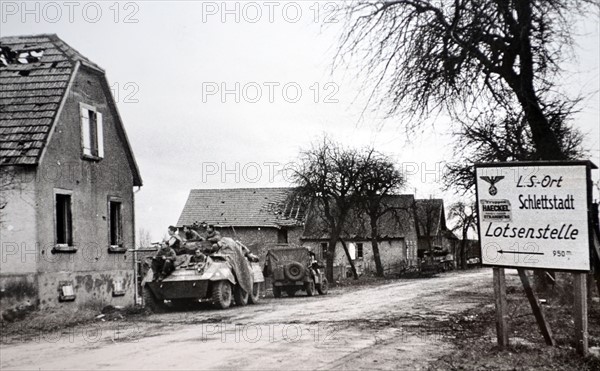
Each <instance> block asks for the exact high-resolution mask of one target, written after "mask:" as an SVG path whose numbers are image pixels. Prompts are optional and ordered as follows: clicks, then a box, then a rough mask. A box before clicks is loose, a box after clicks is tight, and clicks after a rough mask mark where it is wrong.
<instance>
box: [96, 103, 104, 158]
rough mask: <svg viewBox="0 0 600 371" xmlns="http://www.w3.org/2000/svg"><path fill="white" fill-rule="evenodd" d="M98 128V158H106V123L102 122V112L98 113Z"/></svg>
mask: <svg viewBox="0 0 600 371" xmlns="http://www.w3.org/2000/svg"><path fill="white" fill-rule="evenodd" d="M96 121H97V122H96V128H97V130H98V131H97V134H98V136H97V138H98V157H101V158H103V157H104V129H103V126H104V123H103V122H102V114H101V113H100V112H96Z"/></svg>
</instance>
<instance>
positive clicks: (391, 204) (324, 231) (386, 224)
mask: <svg viewBox="0 0 600 371" xmlns="http://www.w3.org/2000/svg"><path fill="white" fill-rule="evenodd" d="M383 203H384V205H385V206H384V207H385V208H389V209H390V211H389V212H387V213H385V214H383V215H382V216H381V217H380V218H379V219H378V220H377V227H378V230H379V238H382V239H395V238H404V237H406V235H407V234H408V233H409V232H411V231H412V232H413V233H414V232H415V218H414V211H413V210H414V204H415V198H414V196H413V195H389V196H387V197H385V198H384V199H383ZM341 237H342V238H344V239H349V240H368V239H370V238H371V227H370V218H369V216H368V215H367V214H366V213H365V212H363V211H362V210H353V211H352V212H351V213H350V215H349V216H348V218H347V220H346V223H345V227H344V230H343V232H342V236H341ZM328 238H329V228H328V227H327V224H326V223H325V220H324V219H323V217H322V212H320V210H319V209H318V208H317V207H316V206H315V207H313V209H311V211H310V213H309V216H308V217H307V220H306V227H305V228H304V235H303V236H302V239H305V240H326V239H328Z"/></svg>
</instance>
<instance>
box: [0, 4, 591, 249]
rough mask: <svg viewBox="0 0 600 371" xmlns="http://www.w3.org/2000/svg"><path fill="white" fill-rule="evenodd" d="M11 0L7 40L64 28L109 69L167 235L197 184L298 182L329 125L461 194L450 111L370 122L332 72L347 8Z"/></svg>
mask: <svg viewBox="0 0 600 371" xmlns="http://www.w3.org/2000/svg"><path fill="white" fill-rule="evenodd" d="M0 4H1V6H2V20H1V24H0V34H1V35H2V36H8V35H24V34H39V33H56V34H57V35H58V36H59V37H60V38H62V39H63V40H64V41H66V42H67V43H68V44H69V45H71V46H72V47H74V48H76V49H77V50H79V51H80V52H81V53H82V54H83V55H85V56H86V57H88V58H90V59H91V60H92V61H94V62H96V63H97V64H99V65H100V66H102V67H103V68H104V69H105V70H106V73H107V77H108V80H109V82H110V83H111V84H112V86H113V87H114V92H115V97H116V98H117V106H118V108H119V111H120V114H121V116H122V118H123V121H124V123H125V127H126V130H127V134H128V136H129V139H130V141H131V143H132V146H133V150H134V152H135V157H136V160H137V163H138V165H139V167H140V171H141V174H142V178H143V180H144V186H143V187H142V188H141V190H140V191H139V192H138V193H137V194H136V223H137V227H138V228H140V227H141V228H145V229H147V230H149V231H150V232H151V234H152V236H153V238H154V239H157V238H160V237H161V236H163V235H164V233H165V229H166V227H167V226H168V225H169V224H175V223H176V222H177V219H178V217H179V214H180V213H181V210H182V209H183V206H184V204H185V201H186V199H187V195H188V193H189V191H190V189H192V188H236V187H270V186H286V185H289V183H288V182H287V181H286V179H285V178H284V177H282V176H281V175H277V174H279V172H280V171H281V170H282V169H283V168H284V166H285V164H287V163H289V162H292V161H294V159H295V158H296V156H297V154H298V152H299V150H300V149H302V148H307V147H309V146H310V143H311V142H313V141H314V140H315V139H317V138H319V137H320V136H322V135H323V133H327V134H328V135H330V136H331V137H332V138H333V139H335V140H337V141H340V142H342V143H344V144H347V145H352V146H363V145H373V146H375V147H376V148H377V149H378V150H380V151H383V152H386V153H388V154H390V155H392V156H393V157H394V158H395V159H396V160H397V161H398V162H399V163H400V164H401V167H404V168H405V169H406V170H408V171H409V172H411V173H415V174H414V175H412V176H411V177H410V178H409V181H410V185H409V187H408V188H407V189H406V192H409V193H413V192H414V191H415V189H416V192H417V197H428V196H429V195H433V196H436V197H443V198H444V199H445V202H446V204H447V205H448V204H450V203H451V202H452V201H454V200H456V197H457V196H456V195H453V194H452V193H444V192H442V190H441V184H440V179H439V175H440V173H442V172H443V162H444V161H451V160H452V151H451V148H450V147H451V138H450V136H449V135H448V132H449V128H450V126H449V124H450V122H449V120H448V119H446V118H444V117H438V118H436V119H435V120H434V123H433V126H432V125H431V124H428V125H426V126H424V129H425V130H424V133H422V134H420V135H419V136H413V137H410V138H409V137H407V136H406V134H404V133H403V130H402V122H403V120H402V118H401V117H397V118H394V119H387V120H385V119H382V118H381V115H378V114H374V113H373V114H372V113H368V114H367V115H366V116H365V117H364V119H363V120H360V119H359V118H360V115H361V112H362V111H363V108H364V107H365V96H364V94H365V92H363V91H361V87H362V84H361V83H362V81H360V78H356V76H355V74H354V73H352V71H339V70H338V71H334V72H333V73H332V60H333V55H334V53H335V49H336V47H337V45H338V38H339V35H340V32H341V31H340V30H341V23H337V24H336V23H327V24H325V23H326V22H327V21H331V20H335V16H336V12H335V10H336V8H337V5H336V3H333V2H319V3H317V2H316V1H305V2H285V1H284V2H260V1H259V2H252V3H248V2H228V3H227V5H226V8H225V6H224V5H223V3H222V2H220V1H219V2H200V1H196V2H194V1H169V2H167V1H164V2H163V1H136V2H120V3H115V2H114V1H108V2H73V5H71V4H70V3H69V2H28V3H27V5H26V7H27V9H24V7H23V5H22V4H23V3H22V2H21V1H14V2H13V1H1V2H0ZM115 4H116V5H115ZM24 10H27V11H26V12H25V11H24ZM36 18H37V19H36ZM578 32H579V33H580V34H581V36H580V37H579V38H578V42H579V44H580V48H578V49H577V50H576V53H577V55H578V60H577V61H573V63H572V64H569V65H568V66H566V68H567V71H568V74H567V76H566V78H565V84H567V85H568V87H569V89H570V90H571V91H573V92H583V93H586V94H591V95H590V98H589V99H588V100H587V101H586V102H585V106H583V107H582V108H583V110H582V112H581V114H579V115H578V117H577V119H576V125H577V126H578V127H580V128H581V129H582V130H583V131H584V132H585V133H586V143H585V145H586V147H587V148H588V149H589V151H590V154H591V158H590V159H591V160H592V161H594V162H595V163H596V164H600V144H599V143H600V131H599V130H600V129H599V126H600V124H599V123H600V114H599V110H600V108H599V103H598V90H599V89H600V86H599V85H600V81H599V68H598V64H599V63H598V59H599V55H600V51H599V45H600V41H599V36H598V35H599V32H598V20H597V18H591V19H590V20H589V21H588V22H586V23H582V24H580V30H578ZM236 83H237V84H239V85H237V86H236ZM238 86H239V87H238ZM224 89H227V90H228V91H229V93H227V92H224ZM236 90H237V92H238V93H239V94H238V97H237V98H238V100H239V102H236V94H235V93H234V92H235V91H236ZM361 93H362V94H361ZM436 170H437V171H436ZM595 173H596V174H595V176H594V177H595V179H596V180H597V179H598V174H597V171H596V172H595ZM596 194H597V193H596ZM596 197H597V196H596Z"/></svg>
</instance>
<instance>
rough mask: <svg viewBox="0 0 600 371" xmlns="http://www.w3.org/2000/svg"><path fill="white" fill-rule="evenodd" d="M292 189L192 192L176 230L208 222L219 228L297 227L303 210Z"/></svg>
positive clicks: (237, 189)
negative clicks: (179, 227)
mask: <svg viewBox="0 0 600 371" xmlns="http://www.w3.org/2000/svg"><path fill="white" fill-rule="evenodd" d="M292 192H293V188H236V189H192V190H191V191H190V195H189V197H188V200H187V202H186V204H185V206H184V208H183V211H182V212H181V216H180V217H179V221H178V222H177V225H178V226H183V225H191V224H193V223H195V222H197V223H201V222H207V223H209V224H214V225H218V226H221V227H225V226H234V227H275V228H279V227H282V226H295V225H300V224H301V223H302V221H303V219H304V211H305V206H304V205H302V204H300V203H297V202H295V200H294V198H293V197H292Z"/></svg>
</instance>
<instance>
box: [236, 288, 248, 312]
mask: <svg viewBox="0 0 600 371" xmlns="http://www.w3.org/2000/svg"><path fill="white" fill-rule="evenodd" d="M248 296H249V295H248V293H247V292H246V291H244V290H242V288H241V287H240V285H235V287H234V288H233V298H234V299H235V304H236V305H239V306H240V307H243V306H245V305H247V304H248Z"/></svg>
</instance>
